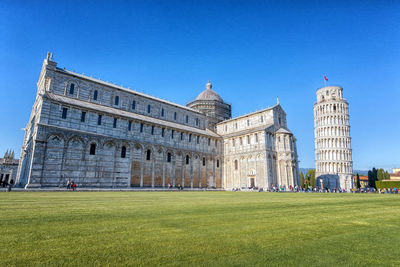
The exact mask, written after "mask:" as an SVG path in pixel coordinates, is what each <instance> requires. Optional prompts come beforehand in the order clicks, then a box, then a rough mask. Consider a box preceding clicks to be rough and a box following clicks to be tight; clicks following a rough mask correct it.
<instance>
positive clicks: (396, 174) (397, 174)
mask: <svg viewBox="0 0 400 267" xmlns="http://www.w3.org/2000/svg"><path fill="white" fill-rule="evenodd" d="M389 175H390V180H391V181H400V169H398V168H395V169H393V173H390V174H389Z"/></svg>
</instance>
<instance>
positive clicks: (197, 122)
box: [196, 118, 199, 126]
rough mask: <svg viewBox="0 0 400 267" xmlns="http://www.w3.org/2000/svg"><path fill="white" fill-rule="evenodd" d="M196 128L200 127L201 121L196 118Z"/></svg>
mask: <svg viewBox="0 0 400 267" xmlns="http://www.w3.org/2000/svg"><path fill="white" fill-rule="evenodd" d="M196 126H199V119H198V118H196Z"/></svg>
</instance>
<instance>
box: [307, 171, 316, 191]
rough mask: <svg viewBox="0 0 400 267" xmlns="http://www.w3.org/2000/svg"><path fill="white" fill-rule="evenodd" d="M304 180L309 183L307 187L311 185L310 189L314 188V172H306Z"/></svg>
mask: <svg viewBox="0 0 400 267" xmlns="http://www.w3.org/2000/svg"><path fill="white" fill-rule="evenodd" d="M306 179H307V180H308V182H309V185H311V186H312V187H315V170H314V169H312V170H308V172H307V174H306Z"/></svg>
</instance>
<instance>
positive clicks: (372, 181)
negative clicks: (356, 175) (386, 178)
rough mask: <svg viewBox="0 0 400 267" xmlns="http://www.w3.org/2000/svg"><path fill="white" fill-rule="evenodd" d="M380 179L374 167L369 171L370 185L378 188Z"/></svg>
mask: <svg viewBox="0 0 400 267" xmlns="http://www.w3.org/2000/svg"><path fill="white" fill-rule="evenodd" d="M377 180H378V171H377V169H375V168H372V171H368V186H369V187H373V188H375V189H376V181H377Z"/></svg>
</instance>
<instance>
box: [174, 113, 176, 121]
mask: <svg viewBox="0 0 400 267" xmlns="http://www.w3.org/2000/svg"><path fill="white" fill-rule="evenodd" d="M174 120H176V112H174Z"/></svg>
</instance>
